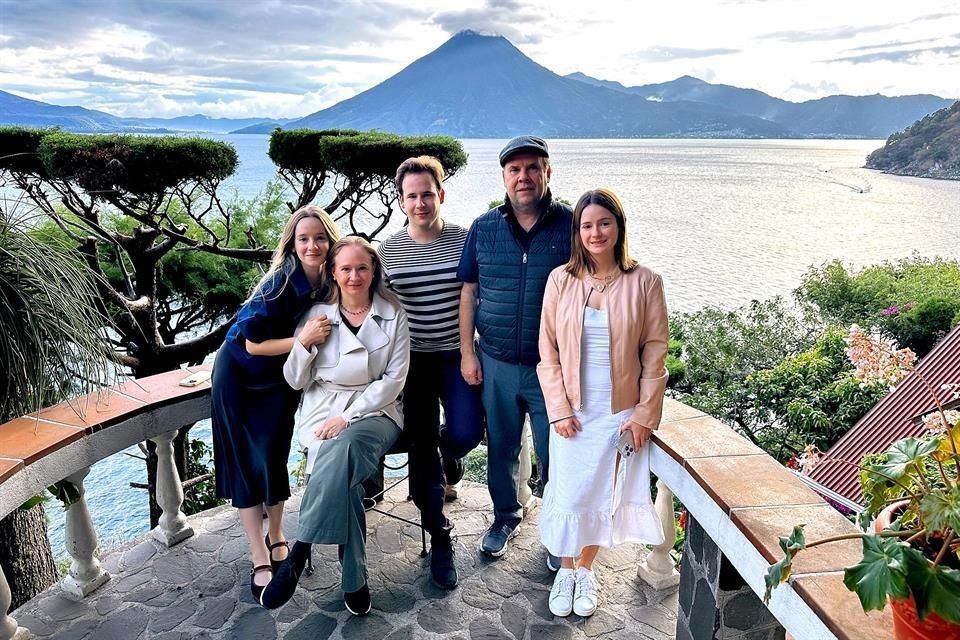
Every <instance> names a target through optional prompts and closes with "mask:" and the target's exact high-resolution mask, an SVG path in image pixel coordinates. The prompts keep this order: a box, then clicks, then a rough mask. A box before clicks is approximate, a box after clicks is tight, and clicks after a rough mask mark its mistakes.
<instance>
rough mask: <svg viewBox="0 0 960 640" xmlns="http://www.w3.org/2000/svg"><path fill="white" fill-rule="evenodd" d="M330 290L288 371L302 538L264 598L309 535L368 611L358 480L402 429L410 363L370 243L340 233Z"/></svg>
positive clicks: (289, 590) (294, 571) (274, 601)
mask: <svg viewBox="0 0 960 640" xmlns="http://www.w3.org/2000/svg"><path fill="white" fill-rule="evenodd" d="M328 269H329V272H330V274H331V276H332V277H333V280H334V282H335V283H336V285H337V286H336V287H335V289H336V291H335V292H334V297H333V299H332V300H330V301H329V302H328V303H325V304H318V305H315V306H314V307H313V308H312V309H311V310H310V311H309V312H307V314H306V316H305V317H304V321H303V322H301V325H300V330H298V333H297V334H296V335H297V337H298V339H297V341H296V342H295V343H294V347H293V350H292V351H291V352H290V356H289V357H288V358H287V362H286V364H285V366H284V370H283V372H284V377H285V378H286V380H287V382H288V383H289V384H290V386H291V387H293V388H294V389H303V390H304V393H303V402H302V405H301V407H300V442H301V444H303V445H304V446H305V447H306V448H307V451H308V454H307V473H308V474H310V481H309V483H308V484H307V488H306V491H305V492H304V495H303V500H302V502H301V504H300V530H299V535H298V538H299V541H298V542H296V543H295V544H294V545H293V548H292V549H291V550H290V554H289V557H288V559H287V561H285V562H284V564H283V565H281V567H280V569H279V570H278V571H277V574H276V575H275V576H274V578H273V580H272V581H271V582H270V584H269V585H267V588H266V589H265V590H264V593H263V604H264V606H266V607H268V608H274V607H278V606H280V605H281V604H283V603H285V602H287V601H288V600H289V599H290V598H291V597H292V596H293V593H294V591H295V590H296V586H297V581H298V580H299V578H300V574H301V573H302V572H303V568H304V566H305V565H306V562H307V558H308V557H309V554H310V545H311V544H337V545H339V546H340V562H341V565H342V578H341V586H342V588H343V592H344V603H345V604H346V606H347V609H348V610H349V611H350V612H351V613H353V614H355V615H364V614H366V613H368V612H369V611H370V590H369V588H368V587H367V567H366V549H365V547H364V538H365V530H366V517H365V514H364V510H363V502H362V500H363V487H362V482H363V481H364V480H365V479H366V478H367V477H369V476H370V475H372V474H373V473H374V472H375V471H376V470H377V468H378V464H379V461H380V458H381V457H382V456H383V455H385V454H386V452H387V451H388V450H389V449H390V447H391V446H392V445H393V443H394V442H395V441H396V440H397V438H398V437H399V435H400V429H401V427H402V426H403V411H402V409H401V407H400V394H401V393H402V391H403V385H404V382H405V380H406V377H407V368H408V367H409V364H410V334H409V329H408V328H407V317H406V314H405V313H404V311H403V309H402V308H401V306H400V305H399V304H398V303H397V302H396V300H395V299H394V297H393V295H392V294H391V293H389V292H388V291H387V290H386V288H385V287H384V284H383V274H382V269H381V267H380V261H379V259H378V257H377V253H376V251H375V250H374V249H373V247H371V246H370V244H369V243H368V242H366V241H365V240H363V239H362V238H358V237H355V236H351V237H348V238H344V239H342V240H340V241H338V242H337V243H336V244H335V245H334V246H333V248H332V249H330V254H329V258H328ZM321 315H325V316H326V317H327V318H329V319H330V324H331V332H330V336H329V337H328V338H327V340H326V342H324V343H323V344H319V345H314V346H311V347H310V348H309V349H307V348H305V347H304V346H303V345H304V344H313V341H312V340H311V339H310V336H308V335H306V332H308V331H310V329H309V328H308V325H307V324H306V321H307V320H309V319H310V318H312V317H315V316H321Z"/></svg>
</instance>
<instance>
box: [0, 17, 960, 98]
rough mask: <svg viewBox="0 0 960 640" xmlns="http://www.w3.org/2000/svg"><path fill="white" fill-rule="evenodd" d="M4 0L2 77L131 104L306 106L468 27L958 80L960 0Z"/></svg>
mask: <svg viewBox="0 0 960 640" xmlns="http://www.w3.org/2000/svg"><path fill="white" fill-rule="evenodd" d="M667 4H669V5H670V6H669V7H666V6H657V7H656V8H654V6H653V5H654V3H652V2H644V1H642V0H622V1H621V0H588V1H583V0H573V1H569V2H568V1H566V0H553V1H540V0H461V1H459V2H455V3H453V2H440V1H438V0H417V1H413V2H411V1H409V0H408V1H407V2H403V3H401V2H394V1H385V0H377V1H374V0H316V1H315V0H293V1H284V0H147V1H143V0H0V90H5V91H10V92H13V93H16V94H17V95H20V96H24V97H27V98H33V99H37V100H43V101H45V102H50V103H54V104H63V105H67V104H70V105H81V106H85V107H89V108H93V109H100V110H103V111H107V112H109V113H113V114H117V115H127V116H176V115H186V114H192V113H197V112H202V113H205V114H207V115H213V116H229V117H249V116H258V117H259V116H272V117H299V116H304V115H307V114H308V113H312V112H314V111H317V110H319V109H322V108H324V107H327V106H330V105H332V104H334V103H336V102H338V101H340V100H342V99H344V98H348V97H350V96H352V95H355V94H356V93H359V92H360V91H363V90H364V89H366V88H369V87H371V86H373V85H375V84H377V83H378V82H380V81H382V80H384V79H386V78H387V77H389V76H391V75H393V74H394V73H396V72H397V71H399V70H400V69H402V68H403V67H404V66H406V65H407V64H409V63H410V62H412V61H413V60H414V59H416V58H418V57H420V56H423V55H425V54H427V53H429V52H430V51H432V50H433V49H435V48H436V47H438V46H440V45H441V44H442V43H443V42H444V41H445V40H446V39H447V38H449V37H450V36H451V35H452V34H454V33H456V32H457V31H460V30H462V29H474V30H477V31H482V32H486V33H499V34H502V35H504V36H506V37H507V38H509V39H510V40H511V41H512V42H513V43H514V44H515V45H516V46H517V47H519V48H520V49H521V50H522V51H523V52H524V53H525V54H527V55H528V56H530V57H532V58H533V59H534V60H536V61H537V62H539V63H540V64H542V65H544V66H545V67H547V68H549V69H551V70H553V71H555V72H557V73H560V74H566V73H570V72H573V71H582V72H584V73H587V74H589V75H592V76H595V77H598V78H602V79H607V80H617V81H620V82H622V83H624V84H626V85H636V84H646V83H650V82H662V81H665V80H670V79H673V78H676V77H678V76H680V75H683V74H690V75H694V76H697V77H699V78H702V79H704V80H707V81H710V82H720V83H725V84H733V85H737V86H741V87H752V88H757V89H760V90H762V91H765V92H767V93H769V94H772V95H775V96H778V97H782V98H786V99H789V100H796V101H799V100H807V99H810V98H817V97H821V96H824V95H829V94H834V93H848V94H855V95H860V94H871V93H883V94H886V95H902V94H909V93H933V94H936V95H940V96H944V97H960V3H958V2H957V1H956V0H911V1H904V0H897V1H891V0H872V1H863V0H673V1H672V2H670V3H666V2H657V3H656V5H667Z"/></svg>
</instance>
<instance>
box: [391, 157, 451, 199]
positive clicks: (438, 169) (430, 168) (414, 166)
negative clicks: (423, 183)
mask: <svg viewBox="0 0 960 640" xmlns="http://www.w3.org/2000/svg"><path fill="white" fill-rule="evenodd" d="M416 173H426V174H429V175H430V177H431V178H433V181H434V182H436V183H437V191H438V192H439V191H440V190H441V189H443V179H444V173H443V165H442V164H440V161H439V160H437V159H436V158H434V157H433V156H417V157H415V158H407V159H406V160H404V161H403V162H401V163H400V166H399V167H397V175H396V177H395V178H394V182H395V183H396V185H397V193H398V194H400V195H401V196H402V195H403V179H404V178H406V177H407V176H408V175H410V174H416Z"/></svg>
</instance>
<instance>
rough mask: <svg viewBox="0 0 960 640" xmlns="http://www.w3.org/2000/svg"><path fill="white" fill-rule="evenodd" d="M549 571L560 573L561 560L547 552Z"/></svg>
mask: <svg viewBox="0 0 960 640" xmlns="http://www.w3.org/2000/svg"><path fill="white" fill-rule="evenodd" d="M547 570H549V571H551V572H552V573H556V572H557V571H560V558H558V557H557V556H555V555H553V554H552V553H550V552H549V551H547Z"/></svg>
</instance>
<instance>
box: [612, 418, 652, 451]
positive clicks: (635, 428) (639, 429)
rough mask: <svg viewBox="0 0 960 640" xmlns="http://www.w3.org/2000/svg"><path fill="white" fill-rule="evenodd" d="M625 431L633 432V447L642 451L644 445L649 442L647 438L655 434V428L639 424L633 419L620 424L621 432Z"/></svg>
mask: <svg viewBox="0 0 960 640" xmlns="http://www.w3.org/2000/svg"><path fill="white" fill-rule="evenodd" d="M624 431H629V432H631V433H632V434H633V448H634V450H636V451H640V449H642V448H643V445H645V444H647V440H649V439H650V436H652V435H653V429H648V428H646V427H645V426H643V425H642V424H637V423H636V422H634V421H633V420H624V422H623V424H622V425H620V433H623V432H624Z"/></svg>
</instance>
